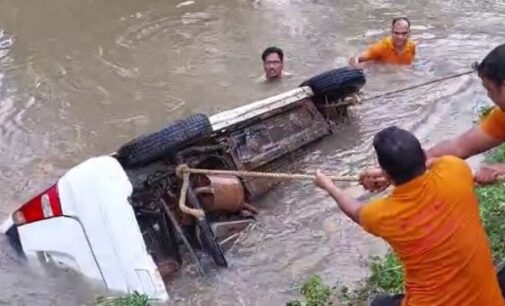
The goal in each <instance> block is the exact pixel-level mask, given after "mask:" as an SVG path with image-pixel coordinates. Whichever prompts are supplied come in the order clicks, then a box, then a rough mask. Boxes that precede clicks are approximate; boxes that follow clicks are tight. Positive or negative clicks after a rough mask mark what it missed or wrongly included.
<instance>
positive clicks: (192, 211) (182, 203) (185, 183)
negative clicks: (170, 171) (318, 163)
mask: <svg viewBox="0 0 505 306" xmlns="http://www.w3.org/2000/svg"><path fill="white" fill-rule="evenodd" d="M176 174H177V176H178V177H180V178H182V187H181V195H180V198H179V208H180V209H181V211H182V212H183V213H185V214H188V215H191V216H194V217H195V218H203V217H205V212H204V211H203V210H202V209H197V208H191V207H188V206H186V194H187V191H188V187H189V175H190V174H213V175H233V176H238V177H256V178H258V177H261V178H272V179H286V180H314V179H315V178H316V176H315V174H298V173H280V172H258V171H242V170H215V169H197V168H190V167H189V166H188V165H186V164H182V165H179V166H178V167H177V168H176ZM329 177H330V178H331V179H332V180H333V181H344V182H356V181H358V178H357V177H354V176H329Z"/></svg>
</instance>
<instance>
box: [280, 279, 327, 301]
mask: <svg viewBox="0 0 505 306" xmlns="http://www.w3.org/2000/svg"><path fill="white" fill-rule="evenodd" d="M300 293H301V294H302V295H303V297H304V300H303V301H300V300H295V301H291V302H289V303H287V305H286V306H331V305H335V304H333V296H334V289H333V288H330V287H329V286H328V285H326V284H324V283H323V281H322V279H321V277H319V276H317V275H315V276H312V277H311V278H310V279H309V280H308V281H306V282H305V283H304V284H303V286H302V288H301V289H300Z"/></svg>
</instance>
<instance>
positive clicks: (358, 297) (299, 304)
mask: <svg viewBox="0 0 505 306" xmlns="http://www.w3.org/2000/svg"><path fill="white" fill-rule="evenodd" d="M488 113H489V107H484V108H482V109H481V110H480V111H479V117H480V119H482V118H483V117H484V116H486V115H487V114H488ZM495 162H505V144H504V145H501V146H499V147H497V148H496V149H494V150H491V151H489V152H488V153H487V154H486V155H485V156H484V160H483V163H495ZM476 194H477V197H478V198H479V201H480V215H481V220H482V222H483V224H484V227H485V230H486V233H487V235H488V237H489V241H490V243H491V248H492V253H493V259H494V261H495V264H499V263H500V262H502V261H503V260H505V235H504V233H505V222H503V216H504V215H505V181H501V182H498V183H496V184H493V185H487V186H479V187H477V188H476ZM403 278H404V274H403V267H402V265H401V262H400V261H399V260H398V258H397V257H396V256H395V254H394V253H393V252H392V251H391V250H389V251H388V252H387V253H386V255H385V256H383V257H380V256H376V257H373V258H371V260H370V276H369V277H368V278H366V279H365V280H363V281H362V282H360V283H358V284H356V286H354V289H352V290H351V289H349V288H348V287H347V286H339V285H337V286H329V285H327V284H325V283H324V281H323V280H322V279H321V278H320V277H319V276H312V277H311V278H309V279H308V280H307V281H305V283H304V284H303V285H302V287H301V289H300V294H301V298H300V299H298V300H294V301H292V302H289V303H288V304H287V306H330V305H332V306H333V305H342V306H351V305H352V306H357V305H358V306H359V305H366V303H367V301H368V300H369V299H370V297H372V296H374V295H377V294H395V293H400V292H402V291H403V280H404V279H403Z"/></svg>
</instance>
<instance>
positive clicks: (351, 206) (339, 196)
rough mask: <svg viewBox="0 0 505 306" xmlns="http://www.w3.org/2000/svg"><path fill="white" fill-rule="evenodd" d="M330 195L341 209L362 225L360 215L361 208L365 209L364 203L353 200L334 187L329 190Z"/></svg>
mask: <svg viewBox="0 0 505 306" xmlns="http://www.w3.org/2000/svg"><path fill="white" fill-rule="evenodd" d="M326 191H328V193H329V194H330V196H331V197H332V198H333V199H334V200H335V202H337V205H338V206H339V207H340V209H341V210H342V211H343V212H344V213H345V214H346V215H347V216H348V217H349V218H351V220H352V221H354V222H356V223H358V224H360V220H359V214H360V211H361V208H362V207H363V203H361V202H359V201H357V200H355V199H353V198H352V197H350V196H348V195H347V194H345V192H343V191H342V190H341V189H339V188H337V187H335V186H333V188H329V189H328V190H326Z"/></svg>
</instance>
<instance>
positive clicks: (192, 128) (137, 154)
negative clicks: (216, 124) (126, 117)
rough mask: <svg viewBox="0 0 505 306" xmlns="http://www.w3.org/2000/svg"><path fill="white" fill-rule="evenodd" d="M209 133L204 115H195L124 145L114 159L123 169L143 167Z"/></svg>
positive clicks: (207, 121)
mask: <svg viewBox="0 0 505 306" xmlns="http://www.w3.org/2000/svg"><path fill="white" fill-rule="evenodd" d="M211 133H212V126H211V124H210V121H209V118H207V116H206V115H204V114H195V115H193V116H190V117H188V118H186V119H184V120H179V121H175V122H174V123H172V124H171V125H169V126H167V127H166V128H164V129H162V130H160V131H158V132H156V133H153V134H150V135H145V136H141V137H139V138H136V139H134V140H132V141H130V142H128V143H126V144H124V145H123V146H122V147H121V148H120V149H119V150H118V151H117V153H116V158H117V159H118V161H119V162H120V163H121V165H122V166H123V167H125V168H131V167H136V166H141V165H145V164H147V163H149V162H152V161H155V160H158V159H160V158H163V157H164V156H166V155H167V154H170V153H173V152H175V151H177V150H179V149H181V148H182V147H184V146H186V145H188V144H190V143H192V142H194V141H197V140H199V139H202V138H203V137H207V136H209V135H210V134H211Z"/></svg>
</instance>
